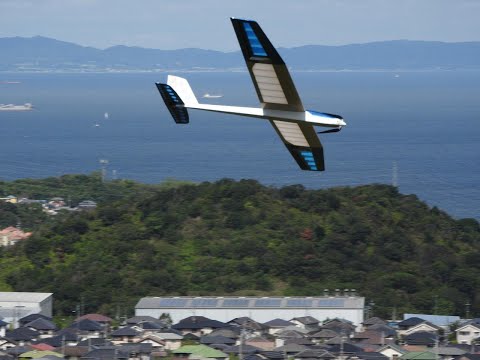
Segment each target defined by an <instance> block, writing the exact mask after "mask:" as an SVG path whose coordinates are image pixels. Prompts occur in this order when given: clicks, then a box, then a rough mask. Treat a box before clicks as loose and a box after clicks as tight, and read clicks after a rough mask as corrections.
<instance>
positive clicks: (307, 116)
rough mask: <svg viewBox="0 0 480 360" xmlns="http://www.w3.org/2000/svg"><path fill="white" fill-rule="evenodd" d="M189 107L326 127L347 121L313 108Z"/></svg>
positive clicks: (342, 124)
mask: <svg viewBox="0 0 480 360" xmlns="http://www.w3.org/2000/svg"><path fill="white" fill-rule="evenodd" d="M185 107H187V108H189V109H197V110H205V111H214V112H220V113H225V114H233V115H241V116H250V117H254V118H260V119H266V120H272V119H278V120H283V121H291V122H307V123H309V124H311V125H315V126H324V127H334V128H337V127H342V126H345V125H346V123H345V121H343V119H342V118H341V117H340V116H338V115H333V114H327V113H321V112H317V111H312V110H306V111H285V110H274V109H263V108H252V107H241V106H226V105H210V104H195V105H189V106H185Z"/></svg>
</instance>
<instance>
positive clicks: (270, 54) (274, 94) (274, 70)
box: [231, 18, 304, 111]
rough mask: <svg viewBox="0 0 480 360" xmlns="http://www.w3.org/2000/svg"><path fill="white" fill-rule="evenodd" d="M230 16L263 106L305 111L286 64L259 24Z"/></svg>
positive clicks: (265, 107)
mask: <svg viewBox="0 0 480 360" xmlns="http://www.w3.org/2000/svg"><path fill="white" fill-rule="evenodd" d="M231 20H232V24H233V28H234V29H235V33H236V35H237V38H238V42H239V43H240V47H241V49H242V53H243V57H244V58H245V62H246V63H247V68H248V71H249V73H250V76H251V77H252V81H253V84H254V85H255V90H256V91H257V95H258V98H259V99H260V102H261V103H262V105H263V108H264V109H275V110H286V111H304V108H303V105H302V101H301V100H300V97H299V96H298V93H297V89H295V85H294V84H293V81H292V78H291V76H290V73H289V72H288V69H287V66H286V65H285V63H284V62H283V60H282V58H281V57H280V55H279V54H278V52H277V50H276V49H275V48H274V47H273V45H272V43H271V42H270V40H268V38H267V36H266V35H265V33H264V32H263V30H262V28H261V27H260V25H258V24H257V22H256V21H252V20H243V19H234V18H232V19H231Z"/></svg>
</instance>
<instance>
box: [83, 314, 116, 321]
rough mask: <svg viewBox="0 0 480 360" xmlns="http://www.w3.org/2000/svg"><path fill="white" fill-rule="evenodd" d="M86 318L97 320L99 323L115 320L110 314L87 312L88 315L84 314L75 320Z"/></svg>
mask: <svg viewBox="0 0 480 360" xmlns="http://www.w3.org/2000/svg"><path fill="white" fill-rule="evenodd" d="M85 319H88V320H92V321H96V322H99V323H111V322H112V321H113V320H112V319H111V318H109V317H108V316H105V315H102V314H86V315H83V316H80V317H79V318H77V319H76V320H75V322H78V321H81V320H85Z"/></svg>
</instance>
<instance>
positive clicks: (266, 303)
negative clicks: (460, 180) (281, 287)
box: [255, 299, 282, 307]
mask: <svg viewBox="0 0 480 360" xmlns="http://www.w3.org/2000/svg"><path fill="white" fill-rule="evenodd" d="M281 304H282V300H281V299H257V300H256V301H255V306H261V307H279V306H280V305H281Z"/></svg>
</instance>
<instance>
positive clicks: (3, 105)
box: [0, 103, 33, 111]
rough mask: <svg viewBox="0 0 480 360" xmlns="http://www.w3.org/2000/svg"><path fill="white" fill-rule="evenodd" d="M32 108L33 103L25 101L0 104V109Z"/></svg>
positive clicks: (26, 109) (24, 109)
mask: <svg viewBox="0 0 480 360" xmlns="http://www.w3.org/2000/svg"><path fill="white" fill-rule="evenodd" d="M32 109H33V105H32V104H30V103H25V104H23V105H14V104H0V111H28V110H32Z"/></svg>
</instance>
